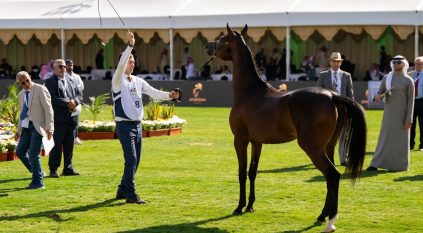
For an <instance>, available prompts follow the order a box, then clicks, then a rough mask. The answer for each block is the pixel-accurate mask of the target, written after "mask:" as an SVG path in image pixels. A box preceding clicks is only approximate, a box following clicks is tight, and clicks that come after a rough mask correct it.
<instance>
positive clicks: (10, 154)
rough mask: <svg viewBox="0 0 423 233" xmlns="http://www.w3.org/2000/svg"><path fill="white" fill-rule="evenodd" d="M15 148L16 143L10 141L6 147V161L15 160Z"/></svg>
mask: <svg viewBox="0 0 423 233" xmlns="http://www.w3.org/2000/svg"><path fill="white" fill-rule="evenodd" d="M16 146H17V144H16V142H15V141H12V140H10V141H9V142H8V144H7V145H6V150H7V160H8V161H10V160H15V159H17V156H16V153H15V150H16Z"/></svg>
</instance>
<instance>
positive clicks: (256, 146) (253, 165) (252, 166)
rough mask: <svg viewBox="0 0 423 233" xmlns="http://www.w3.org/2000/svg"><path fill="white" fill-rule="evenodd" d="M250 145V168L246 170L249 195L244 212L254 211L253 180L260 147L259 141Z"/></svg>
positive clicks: (254, 194)
mask: <svg viewBox="0 0 423 233" xmlns="http://www.w3.org/2000/svg"><path fill="white" fill-rule="evenodd" d="M251 145H252V146H251V162H250V169H249V170H248V178H249V179H250V196H249V198H248V205H247V208H246V209H245V211H246V212H254V209H253V204H254V201H255V200H256V193H255V183H256V182H255V181H256V176H257V167H258V164H259V160H260V154H261V148H262V144H261V143H254V142H252V143H251Z"/></svg>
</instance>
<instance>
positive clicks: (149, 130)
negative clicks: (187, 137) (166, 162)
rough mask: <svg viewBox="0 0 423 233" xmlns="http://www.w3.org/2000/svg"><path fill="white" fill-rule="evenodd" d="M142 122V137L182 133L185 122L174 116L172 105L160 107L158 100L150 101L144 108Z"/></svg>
mask: <svg viewBox="0 0 423 233" xmlns="http://www.w3.org/2000/svg"><path fill="white" fill-rule="evenodd" d="M144 113H145V114H144V119H143V120H142V130H143V137H154V136H162V135H174V134H180V133H181V132H182V125H183V124H186V121H185V120H183V119H180V118H178V117H177V116H176V115H175V106H174V105H173V104H169V105H167V104H164V105H161V102H160V101H158V100H151V101H150V102H149V103H148V104H147V105H146V106H145V107H144Z"/></svg>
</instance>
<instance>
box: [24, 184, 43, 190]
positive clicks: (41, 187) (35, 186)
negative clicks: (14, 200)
mask: <svg viewBox="0 0 423 233" xmlns="http://www.w3.org/2000/svg"><path fill="white" fill-rule="evenodd" d="M26 189H45V186H44V184H33V183H30V184H29V185H28V187H26Z"/></svg>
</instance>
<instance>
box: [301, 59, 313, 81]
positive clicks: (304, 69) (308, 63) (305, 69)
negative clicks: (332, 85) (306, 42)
mask: <svg viewBox="0 0 423 233" xmlns="http://www.w3.org/2000/svg"><path fill="white" fill-rule="evenodd" d="M300 71H301V73H306V74H307V78H308V80H313V81H314V80H316V68H315V67H314V57H313V56H304V58H303V60H302V61H301V63H300Z"/></svg>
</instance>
